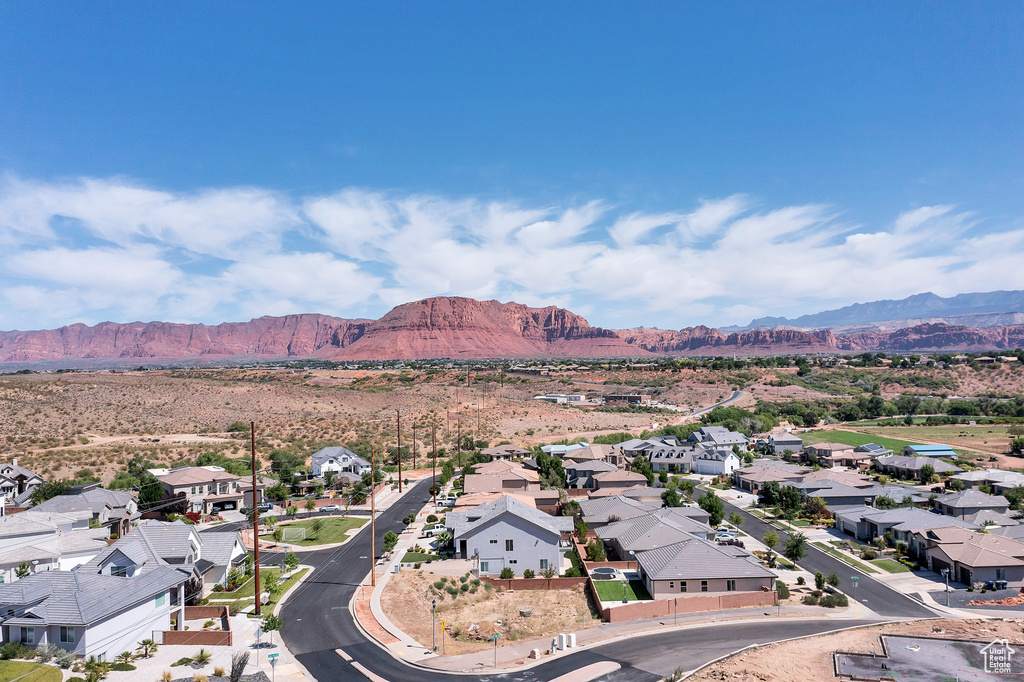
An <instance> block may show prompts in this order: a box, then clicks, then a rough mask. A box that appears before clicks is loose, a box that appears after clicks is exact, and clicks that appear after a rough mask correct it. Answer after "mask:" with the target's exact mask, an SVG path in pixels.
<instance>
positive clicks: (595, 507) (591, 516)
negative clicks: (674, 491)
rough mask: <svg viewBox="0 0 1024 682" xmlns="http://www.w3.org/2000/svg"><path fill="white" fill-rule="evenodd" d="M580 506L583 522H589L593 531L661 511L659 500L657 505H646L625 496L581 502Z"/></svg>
mask: <svg viewBox="0 0 1024 682" xmlns="http://www.w3.org/2000/svg"><path fill="white" fill-rule="evenodd" d="M579 505H580V514H581V515H582V516H583V520H584V521H586V522H587V525H588V526H589V527H590V528H591V530H597V529H598V528H600V527H602V526H607V525H608V524H609V523H615V522H616V521H622V520H623V519H632V518H635V517H637V516H646V515H647V514H649V513H651V512H653V511H655V510H657V509H660V508H661V501H660V500H659V501H658V503H657V504H645V503H643V502H640V501H639V500H634V499H632V498H629V497H626V496H624V495H609V496H607V497H592V498H590V499H587V500H579Z"/></svg>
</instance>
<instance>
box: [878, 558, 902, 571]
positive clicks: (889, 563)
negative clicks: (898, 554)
mask: <svg viewBox="0 0 1024 682" xmlns="http://www.w3.org/2000/svg"><path fill="white" fill-rule="evenodd" d="M871 565H872V566H878V567H879V568H881V569H884V570H886V571H888V572H889V573H910V569H909V568H907V567H906V566H904V565H903V564H901V563H900V562H898V561H896V560H895V559H875V560H874V561H872V562H871Z"/></svg>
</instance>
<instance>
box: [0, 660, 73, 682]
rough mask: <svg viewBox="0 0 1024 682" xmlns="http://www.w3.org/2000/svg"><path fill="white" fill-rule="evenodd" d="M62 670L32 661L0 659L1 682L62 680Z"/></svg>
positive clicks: (53, 681) (50, 681)
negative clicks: (14, 681)
mask: <svg viewBox="0 0 1024 682" xmlns="http://www.w3.org/2000/svg"><path fill="white" fill-rule="evenodd" d="M63 677H64V676H63V675H62V674H61V672H60V670H58V669H57V668H54V667H53V666H49V665H42V664H41V663H33V662H32V661H0V682H12V681H13V680H18V682H60V681H61V680H62V679H63Z"/></svg>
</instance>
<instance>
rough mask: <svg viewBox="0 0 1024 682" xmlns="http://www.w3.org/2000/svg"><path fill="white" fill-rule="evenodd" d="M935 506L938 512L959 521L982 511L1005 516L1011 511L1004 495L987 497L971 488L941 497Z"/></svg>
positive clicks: (935, 501)
mask: <svg viewBox="0 0 1024 682" xmlns="http://www.w3.org/2000/svg"><path fill="white" fill-rule="evenodd" d="M933 505H934V508H935V510H936V511H938V512H940V513H942V514H945V515H947V516H955V517H956V518H958V519H966V518H968V517H972V516H975V515H976V514H978V512H981V511H992V512H996V513H998V514H1005V513H1006V512H1007V511H1008V510H1009V509H1010V503H1009V502H1007V501H1006V498H1005V497H1003V496H1002V495H986V494H985V493H983V492H981V491H978V490H973V489H971V488H968V489H966V490H961V491H959V492H955V493H947V494H945V495H939V496H938V497H937V498H935V500H934V501H933Z"/></svg>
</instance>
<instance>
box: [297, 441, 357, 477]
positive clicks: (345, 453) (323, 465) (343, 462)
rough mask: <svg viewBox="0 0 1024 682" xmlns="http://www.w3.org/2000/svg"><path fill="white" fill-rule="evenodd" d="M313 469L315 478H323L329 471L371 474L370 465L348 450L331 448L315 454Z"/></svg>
mask: <svg viewBox="0 0 1024 682" xmlns="http://www.w3.org/2000/svg"><path fill="white" fill-rule="evenodd" d="M311 469H312V474H313V476H315V477H320V476H323V475H324V472H327V471H334V472H337V473H339V474H340V473H348V474H355V475H356V476H362V475H363V474H364V473H369V471H370V463H369V462H367V461H366V460H365V459H363V458H362V457H360V456H359V455H357V454H356V453H354V452H352V451H351V450H349V449H348V448H343V447H331V448H323V449H322V450H318V451H316V452H314V453H313V462H312V465H311Z"/></svg>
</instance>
